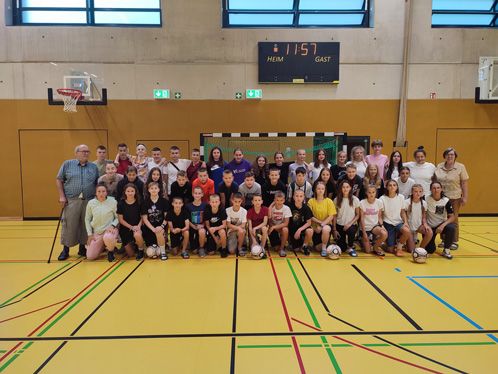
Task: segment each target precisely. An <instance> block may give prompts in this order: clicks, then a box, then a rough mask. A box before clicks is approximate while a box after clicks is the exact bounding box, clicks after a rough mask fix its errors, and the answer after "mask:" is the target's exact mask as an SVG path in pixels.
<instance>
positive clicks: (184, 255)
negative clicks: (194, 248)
mask: <svg viewBox="0 0 498 374" xmlns="http://www.w3.org/2000/svg"><path fill="white" fill-rule="evenodd" d="M180 256H182V258H183V259H184V260H187V259H189V258H190V255H189V254H188V252H187V251H183V252H182V253H181V254H180Z"/></svg>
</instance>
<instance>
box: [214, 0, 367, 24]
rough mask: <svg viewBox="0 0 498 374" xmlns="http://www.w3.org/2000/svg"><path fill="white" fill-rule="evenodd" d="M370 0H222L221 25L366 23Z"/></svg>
mask: <svg viewBox="0 0 498 374" xmlns="http://www.w3.org/2000/svg"><path fill="white" fill-rule="evenodd" d="M370 2H371V0H327V1H325V0H223V27H240V28H243V27H254V28H270V27H286V28H287V27H296V28H298V27H369V26H370Z"/></svg>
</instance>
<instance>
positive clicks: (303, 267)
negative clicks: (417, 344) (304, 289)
mask: <svg viewBox="0 0 498 374" xmlns="http://www.w3.org/2000/svg"><path fill="white" fill-rule="evenodd" d="M296 256H297V254H296ZM297 260H298V261H299V264H300V265H301V268H302V269H303V271H304V273H305V274H306V277H307V278H308V280H309V282H310V284H311V286H312V287H313V289H314V290H315V293H316V295H317V296H318V298H319V299H320V302H321V303H322V306H323V308H324V309H325V310H326V312H327V314H328V315H329V316H330V317H332V318H334V319H336V320H337V321H339V322H342V323H343V324H345V325H347V326H350V327H352V328H354V329H355V330H357V331H365V330H363V329H362V328H361V327H358V326H355V325H353V324H352V323H350V322H348V321H346V320H344V319H342V318H339V317H337V316H335V315H334V314H332V313H331V312H330V309H329V307H328V306H327V304H326V303H325V300H324V299H323V298H322V295H321V294H320V292H319V291H318V288H317V287H316V286H315V282H313V280H312V279H311V276H310V275H309V273H308V271H307V269H306V267H305V266H304V264H303V263H302V261H301V259H300V258H299V257H298V259H297ZM373 337H374V338H376V339H378V340H380V341H383V342H384V343H387V344H390V345H391V346H393V347H396V348H399V349H401V350H403V351H405V352H408V353H411V354H412V355H415V356H417V357H420V358H423V359H425V360H427V361H430V362H432V363H435V364H438V365H441V366H443V367H445V368H447V369H451V370H454V371H456V372H459V373H461V374H466V372H464V371H462V370H459V369H457V368H454V367H452V366H450V365H447V364H445V363H443V362H441V361H437V360H435V359H433V358H430V357H428V356H425V355H423V354H420V353H418V352H415V351H412V350H411V349H408V348H406V347H403V346H401V345H398V344H396V343H394V342H392V341H390V340H387V339H385V338H382V337H380V336H378V334H377V335H373Z"/></svg>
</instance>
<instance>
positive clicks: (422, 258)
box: [412, 247, 427, 264]
mask: <svg viewBox="0 0 498 374" xmlns="http://www.w3.org/2000/svg"><path fill="white" fill-rule="evenodd" d="M412 257H413V261H414V262H416V263H417V264H423V263H425V262H426V261H427V251H426V250H425V249H424V248H420V247H418V248H415V249H414V250H413V253H412Z"/></svg>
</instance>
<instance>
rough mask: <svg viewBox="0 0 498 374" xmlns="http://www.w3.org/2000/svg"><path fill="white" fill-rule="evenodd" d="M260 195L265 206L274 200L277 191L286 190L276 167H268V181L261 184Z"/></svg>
mask: <svg viewBox="0 0 498 374" xmlns="http://www.w3.org/2000/svg"><path fill="white" fill-rule="evenodd" d="M261 189H262V191H261V195H262V196H263V204H264V205H265V206H267V207H269V206H270V205H271V203H273V200H275V194H276V193H277V191H282V192H283V193H284V194H285V193H286V192H287V191H286V188H285V185H284V184H283V183H282V181H281V180H280V170H278V169H277V168H273V167H272V168H271V169H270V175H269V181H268V182H267V183H265V184H264V185H263V186H261Z"/></svg>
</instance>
